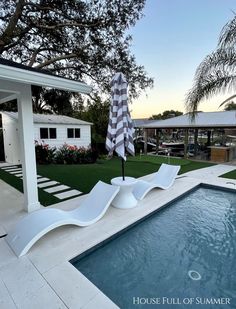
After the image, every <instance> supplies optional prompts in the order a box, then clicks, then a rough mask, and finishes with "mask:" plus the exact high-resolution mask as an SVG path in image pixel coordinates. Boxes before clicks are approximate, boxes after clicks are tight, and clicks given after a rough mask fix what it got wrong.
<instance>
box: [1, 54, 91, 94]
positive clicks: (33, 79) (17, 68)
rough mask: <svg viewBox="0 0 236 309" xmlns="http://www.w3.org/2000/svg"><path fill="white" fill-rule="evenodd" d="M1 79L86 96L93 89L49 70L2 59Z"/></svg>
mask: <svg viewBox="0 0 236 309" xmlns="http://www.w3.org/2000/svg"><path fill="white" fill-rule="evenodd" d="M1 79H2V80H8V81H11V82H18V83H23V84H30V85H36V86H43V87H52V88H56V89H62V90H67V91H73V92H80V93H85V94H88V93H90V92H91V90H92V87H91V86H88V85H87V84H85V83H84V82H81V81H75V80H72V79H69V78H65V77H62V76H59V75H54V74H52V73H51V72H49V71H47V70H43V69H38V68H32V67H28V66H26V65H23V64H20V63H17V62H14V61H11V60H7V59H3V58H0V80H1Z"/></svg>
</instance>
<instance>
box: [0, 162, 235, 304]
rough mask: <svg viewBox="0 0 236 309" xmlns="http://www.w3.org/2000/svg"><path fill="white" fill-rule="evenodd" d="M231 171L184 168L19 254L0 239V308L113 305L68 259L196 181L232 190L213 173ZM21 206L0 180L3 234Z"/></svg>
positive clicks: (225, 167)
mask: <svg viewBox="0 0 236 309" xmlns="http://www.w3.org/2000/svg"><path fill="white" fill-rule="evenodd" d="M234 169H236V166H231V165H228V164H227V165H223V164H219V165H215V166H212V167H208V168H204V169H200V170H196V171H192V172H188V173H186V174H184V175H181V176H185V177H181V178H179V179H177V180H176V181H175V183H174V185H173V187H172V188H170V189H169V190H159V189H156V190H153V191H151V192H150V193H149V194H148V195H147V196H146V198H145V199H144V200H143V201H140V202H139V203H138V206H137V207H136V208H133V209H129V210H122V209H116V208H113V207H110V208H109V209H108V212H107V213H106V215H105V216H104V217H103V218H102V219H101V220H100V221H99V222H97V223H95V224H94V225H92V226H89V227H84V228H78V227H75V226H65V227H61V228H58V229H57V230H55V231H52V232H50V233H49V234H47V235H45V236H44V237H43V238H42V239H41V240H39V241H38V242H37V243H36V244H35V245H34V246H33V247H32V248H31V250H30V251H29V253H28V254H27V255H25V256H23V257H21V258H17V257H16V256H15V254H14V253H13V252H12V250H11V249H10V248H9V247H8V245H7V243H6V241H5V239H4V238H1V239H0V308H1V309H11V308H18V309H19V308H20V309H32V308H33V309H44V308H45V309H48V308H50V309H54V308H55V309H59V308H60V309H61V308H70V309H72V308H73V309H79V308H84V309H100V308H102V309H106V308H109V309H110V308H111V309H112V308H118V307H117V306H116V305H115V304H114V303H113V302H112V301H111V300H110V299H109V298H107V297H106V296H105V295H104V294H103V293H102V292H101V291H100V290H99V289H98V288H97V287H95V286H94V285H93V284H92V283H91V282H90V281H89V280H88V279H86V277H84V276H83V275H82V274H81V273H80V272H79V271H78V270H77V269H75V268H74V267H73V266H72V265H71V264H70V263H69V260H70V259H72V258H74V257H76V256H77V255H79V254H80V253H82V252H84V251H86V250H87V249H89V248H91V247H93V246H94V245H96V244H98V243H100V242H101V241H103V240H105V239H107V238H108V237H109V236H111V235H113V234H115V233H117V232H118V231H120V230H122V229H124V228H126V227H127V226H129V225H130V224H132V223H134V222H136V221H137V220H139V219H140V218H142V217H144V216H146V215H147V214H149V213H151V212H153V211H154V210H156V209H158V208H160V207H161V206H163V205H165V204H166V203H168V202H170V201H171V200H173V199H175V198H176V197H178V196H180V195H181V194H183V193H185V192H187V191H188V190H190V189H192V188H194V187H195V186H196V185H198V184H200V183H207V184H212V185H217V186H222V187H228V188H233V189H235V190H236V180H231V179H225V178H219V177H218V176H219V175H222V174H224V173H226V172H229V171H231V170H234ZM149 177H150V175H149V176H145V177H143V178H146V179H148V178H149ZM235 192H236V191H235ZM83 198H84V196H81V197H77V198H74V199H71V200H70V201H65V202H61V203H59V204H56V205H55V206H54V207H57V208H61V209H65V210H69V209H73V208H75V207H77V206H78V205H79V204H80V201H81V200H82V199H83ZM22 208H23V195H22V194H21V193H20V192H19V191H17V190H15V189H14V188H12V187H10V186H9V185H8V184H6V183H4V182H3V181H2V180H0V235H2V234H4V233H7V232H8V231H9V229H10V228H11V227H12V226H13V225H14V224H15V222H16V221H17V220H18V219H19V218H20V217H22V216H24V215H26V213H25V212H24V211H23V210H22ZM98 267H99V265H98ZM114 284H115V278H114Z"/></svg>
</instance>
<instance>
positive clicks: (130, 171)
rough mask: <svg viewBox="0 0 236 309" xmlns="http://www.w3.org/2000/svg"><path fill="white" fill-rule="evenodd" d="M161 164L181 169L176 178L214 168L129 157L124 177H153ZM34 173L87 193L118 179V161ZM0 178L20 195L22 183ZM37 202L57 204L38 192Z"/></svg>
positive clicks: (2, 175)
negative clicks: (99, 183) (172, 165)
mask: <svg viewBox="0 0 236 309" xmlns="http://www.w3.org/2000/svg"><path fill="white" fill-rule="evenodd" d="M162 163H168V164H176V165H181V170H180V173H179V174H182V173H186V172H188V171H191V170H195V169H199V168H203V167H208V166H211V165H213V164H212V163H205V162H195V161H190V160H185V159H177V158H167V157H160V156H159V157H155V156H145V155H144V156H136V157H128V159H127V161H126V163H125V175H126V176H132V177H135V178H137V177H141V176H144V175H147V174H150V173H154V172H156V171H157V170H158V169H159V167H160V165H161V164H162ZM37 173H38V174H39V175H41V176H44V177H47V178H49V179H51V180H56V181H58V182H60V183H61V184H64V185H67V186H70V187H71V188H72V189H77V190H79V191H82V192H83V193H88V192H89V191H90V190H91V189H92V187H93V186H94V185H95V184H96V183H97V182H98V181H99V180H102V181H104V182H107V183H110V180H111V179H112V178H114V177H119V176H121V160H120V159H119V158H117V157H114V158H112V159H110V160H98V161H97V163H95V164H78V165H54V164H51V165H38V166H37ZM0 178H1V179H3V180H4V181H6V182H7V183H9V184H10V185H12V186H13V187H15V188H16V189H18V190H20V191H22V180H21V179H19V178H18V177H15V176H13V175H11V174H9V173H7V172H4V171H3V170H1V169H0ZM39 200H40V203H41V204H42V205H44V206H47V205H51V204H54V203H57V202H59V201H60V200H59V199H57V198H56V197H54V196H53V195H52V194H48V193H46V192H45V191H43V190H42V189H39Z"/></svg>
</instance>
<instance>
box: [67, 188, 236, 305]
mask: <svg viewBox="0 0 236 309" xmlns="http://www.w3.org/2000/svg"><path fill="white" fill-rule="evenodd" d="M72 263H73V265H74V266H75V267H76V268H77V269H78V270H79V271H80V272H82V273H83V274H84V275H85V276H86V277H87V278H88V279H89V280H90V281H92V282H93V283H94V284H95V285H96V286H97V287H98V288H99V289H100V290H101V291H102V292H103V293H104V294H106V295H107V296H108V297H109V298H110V299H111V300H112V301H113V302H114V303H116V304H117V305H118V306H119V307H120V308H125V309H126V308H127V309H128V308H134V307H135V305H136V306H137V305H138V307H141V308H143V307H150V305H149V304H150V303H153V304H156V305H159V308H160V307H166V306H167V307H169V306H170V307H171V308H175V307H176V306H177V307H178V308H182V307H184V308H185V307H186V305H188V306H189V305H191V304H192V305H191V308H193V307H196V308H199V307H201V306H199V305H202V306H204V308H235V307H236V194H235V192H227V191H222V190H218V189H212V188H206V187H200V188H198V189H197V190H196V191H193V192H191V193H190V194H188V195H187V196H184V197H182V198H181V199H179V200H177V201H175V202H173V203H172V204H170V206H168V207H166V208H163V209H161V210H160V211H158V212H156V213H155V214H153V215H152V216H150V217H148V218H147V219H145V220H144V221H142V222H140V223H139V224H137V225H135V226H133V227H132V228H131V229H129V230H127V231H125V232H124V233H123V234H121V235H120V236H118V237H116V238H114V239H113V240H111V241H109V242H108V243H107V244H104V245H102V246H100V247H99V248H97V249H95V250H94V251H92V252H89V253H88V254H86V255H83V256H81V257H78V258H77V259H76V260H73V261H72ZM225 302H226V303H225ZM227 302H228V303H227ZM173 305H174V306H173Z"/></svg>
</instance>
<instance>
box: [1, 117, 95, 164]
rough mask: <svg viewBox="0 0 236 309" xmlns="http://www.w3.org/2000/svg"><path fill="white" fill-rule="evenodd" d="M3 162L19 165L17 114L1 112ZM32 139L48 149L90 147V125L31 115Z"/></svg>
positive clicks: (68, 119) (64, 118) (66, 119)
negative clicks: (32, 125) (46, 145)
mask: <svg viewBox="0 0 236 309" xmlns="http://www.w3.org/2000/svg"><path fill="white" fill-rule="evenodd" d="M1 114H2V127H3V140H4V150H5V161H6V162H8V163H13V164H19V163H21V158H20V141H19V134H18V113H14V112H1ZM33 123H34V139H35V141H36V142H38V143H44V144H48V145H49V146H50V147H56V148H58V147H60V146H62V145H63V144H65V143H66V144H68V145H73V146H74V145H75V146H77V147H86V148H87V147H89V146H90V145H91V125H92V123H90V122H86V121H83V120H80V119H76V118H71V117H68V116H61V115H43V114H33Z"/></svg>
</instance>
